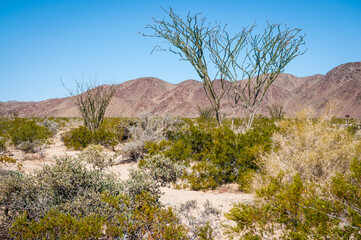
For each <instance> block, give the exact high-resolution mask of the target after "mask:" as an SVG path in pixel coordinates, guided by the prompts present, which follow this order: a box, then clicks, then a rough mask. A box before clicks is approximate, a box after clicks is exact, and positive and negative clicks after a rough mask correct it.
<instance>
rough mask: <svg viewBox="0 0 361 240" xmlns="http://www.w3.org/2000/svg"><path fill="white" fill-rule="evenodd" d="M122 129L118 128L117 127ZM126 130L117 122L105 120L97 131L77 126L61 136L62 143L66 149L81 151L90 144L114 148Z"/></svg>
mask: <svg viewBox="0 0 361 240" xmlns="http://www.w3.org/2000/svg"><path fill="white" fill-rule="evenodd" d="M120 125H121V126H122V127H119V126H120ZM124 134H128V133H127V132H126V128H124V124H120V122H119V121H116V120H114V119H113V120H110V119H105V120H104V121H103V123H102V124H101V126H100V127H99V128H97V130H94V131H91V130H89V129H88V128H86V127H84V126H79V127H77V128H75V129H73V130H71V131H70V132H67V133H65V134H64V135H63V142H64V144H65V146H67V147H68V148H73V149H75V150H81V149H83V148H85V147H87V146H88V145H90V144H99V145H102V146H104V147H115V146H116V145H117V144H118V143H120V142H121V141H122V140H123V139H124Z"/></svg>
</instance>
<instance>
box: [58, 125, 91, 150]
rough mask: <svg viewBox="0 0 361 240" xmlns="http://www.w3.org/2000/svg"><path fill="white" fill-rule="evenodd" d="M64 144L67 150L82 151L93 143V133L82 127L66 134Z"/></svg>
mask: <svg viewBox="0 0 361 240" xmlns="http://www.w3.org/2000/svg"><path fill="white" fill-rule="evenodd" d="M63 142H64V144H65V146H66V147H67V148H73V149H75V150H80V149H83V148H85V147H86V146H88V145H89V144H91V143H93V132H92V131H90V130H89V129H87V128H86V127H84V126H80V127H78V128H75V129H73V130H72V131H70V132H67V133H66V134H64V136H63Z"/></svg>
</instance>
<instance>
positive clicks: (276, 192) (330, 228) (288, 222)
mask: <svg viewBox="0 0 361 240" xmlns="http://www.w3.org/2000/svg"><path fill="white" fill-rule="evenodd" d="M360 170H361V161H360V160H358V159H356V160H354V161H353V163H352V164H351V169H350V172H349V173H348V174H346V175H345V174H339V175H337V176H336V177H333V178H332V181H330V182H328V184H327V185H325V184H315V183H309V182H306V181H303V180H302V178H301V176H300V174H296V175H295V176H294V177H293V179H292V180H291V182H285V181H284V180H283V179H284V176H283V174H282V173H281V174H280V175H279V176H278V177H276V178H274V177H270V178H271V179H270V181H268V185H266V186H264V187H263V188H261V189H258V191H257V195H258V197H259V199H258V200H257V201H256V202H254V203H253V204H236V205H235V206H234V207H233V208H232V209H231V211H230V212H229V213H227V214H226V217H227V219H228V220H231V221H233V222H234V223H235V224H230V225H227V226H226V229H227V233H228V235H229V236H233V237H236V236H238V237H240V238H242V239H264V238H272V237H274V236H275V234H277V237H278V238H281V239H360V238H361V211H360V209H361V201H360V199H361V193H360V189H361V174H360V172H361V171H360Z"/></svg>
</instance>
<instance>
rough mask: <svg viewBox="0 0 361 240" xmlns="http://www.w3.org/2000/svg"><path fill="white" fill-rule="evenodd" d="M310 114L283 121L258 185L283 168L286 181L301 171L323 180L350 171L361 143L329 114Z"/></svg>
mask: <svg viewBox="0 0 361 240" xmlns="http://www.w3.org/2000/svg"><path fill="white" fill-rule="evenodd" d="M310 114H311V113H310V112H309V111H308V110H305V111H302V112H300V113H299V114H298V115H297V118H290V119H284V120H282V121H280V122H279V127H280V130H279V131H278V132H277V133H275V134H274V135H273V140H274V142H275V146H277V148H276V149H275V150H274V151H272V152H270V153H268V154H265V155H264V156H263V157H262V159H261V167H262V170H263V171H262V172H261V173H260V174H259V175H258V176H257V178H255V183H254V184H255V185H257V184H262V179H263V177H264V176H273V177H276V176H277V175H278V173H279V172H280V171H283V172H284V176H285V179H286V180H287V178H288V179H290V178H292V176H293V175H295V174H296V173H299V174H300V176H301V178H302V179H303V180H307V181H321V182H322V181H327V180H328V179H329V178H330V177H333V176H335V174H336V173H344V172H346V171H347V169H348V168H349V164H350V162H351V160H352V159H353V158H354V157H355V156H357V155H358V153H359V145H360V144H359V142H358V141H355V139H354V138H353V137H352V135H351V134H350V133H348V132H347V131H346V130H345V129H342V128H337V127H335V126H333V125H332V124H331V122H330V118H328V117H327V116H322V117H320V118H319V119H313V118H311V117H310Z"/></svg>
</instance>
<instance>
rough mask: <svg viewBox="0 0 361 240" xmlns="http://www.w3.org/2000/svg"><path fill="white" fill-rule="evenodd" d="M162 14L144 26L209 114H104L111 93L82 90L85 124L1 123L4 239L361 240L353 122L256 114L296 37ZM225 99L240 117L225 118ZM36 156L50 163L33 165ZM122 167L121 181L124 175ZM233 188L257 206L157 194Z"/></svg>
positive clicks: (297, 45) (77, 96) (0, 231)
mask: <svg viewBox="0 0 361 240" xmlns="http://www.w3.org/2000/svg"><path fill="white" fill-rule="evenodd" d="M166 13H167V15H168V17H169V18H170V20H169V21H167V20H160V21H158V20H154V23H153V25H148V29H150V30H151V31H152V32H153V34H152V35H150V36H152V37H158V38H163V39H165V40H166V41H168V42H169V43H170V44H171V45H173V46H174V47H175V48H176V49H175V50H173V49H170V51H171V52H173V53H176V54H178V55H179V56H180V57H181V59H182V60H186V61H189V62H190V63H191V64H192V66H193V67H194V68H195V70H196V71H197V73H198V75H199V77H200V78H201V79H202V81H203V83H204V89H205V92H206V94H207V96H208V99H209V101H210V104H211V108H207V107H205V108H202V107H198V111H199V117H198V118H194V119H188V118H182V119H180V118H173V117H169V116H165V117H160V116H152V115H150V114H147V115H142V116H140V117H138V118H132V119H129V118H105V112H106V109H107V106H108V105H109V103H110V100H111V99H112V97H113V95H114V94H115V91H116V89H115V87H114V85H111V86H105V85H103V86H95V85H92V84H89V85H86V84H77V92H76V93H73V92H72V91H70V94H71V95H72V97H73V99H74V101H75V104H76V106H77V109H78V111H79V113H80V115H81V118H19V117H18V116H11V117H10V118H3V119H0V238H3V239H204V240H205V239H222V238H230V239H360V238H361V200H360V199H361V159H360V156H359V155H360V152H361V145H360V137H359V136H360V135H359V127H360V123H359V122H358V120H356V119H349V118H348V117H347V120H346V124H345V120H344V119H337V118H334V117H333V116H332V114H330V113H327V114H323V115H321V116H320V115H316V114H313V112H312V111H311V110H309V109H306V110H303V111H301V112H299V113H298V114H295V115H293V116H286V115H285V114H284V113H283V107H282V106H279V105H272V106H270V107H269V108H268V109H267V110H268V111H269V115H270V117H265V116H261V115H257V112H258V109H259V107H260V103H261V102H262V100H263V98H264V96H265V94H266V92H267V90H268V89H269V88H270V86H271V85H272V84H273V82H274V81H275V80H276V78H277V77H278V76H279V74H280V73H281V72H282V71H283V70H284V68H285V66H286V65H287V64H288V63H289V62H290V61H291V60H293V59H294V58H295V57H297V56H299V55H302V54H303V53H304V52H303V51H302V50H301V46H302V45H303V44H304V35H301V30H300V29H289V28H288V27H286V26H285V25H283V24H269V25H268V26H267V27H266V29H265V30H264V33H263V34H254V33H253V31H254V28H255V26H251V27H250V28H247V29H244V30H243V31H242V32H240V33H236V34H235V35H233V36H232V35H231V34H229V33H228V32H227V31H226V30H225V27H224V26H220V25H215V26H213V25H211V24H208V23H207V22H206V19H204V18H200V17H199V14H196V15H194V16H192V15H190V14H189V15H188V16H187V17H186V18H185V19H182V18H181V17H180V16H178V15H176V14H175V13H174V12H173V10H172V9H170V10H169V11H166ZM241 55H244V58H243V59H240V57H239V56H241ZM209 64H210V65H212V67H213V68H215V69H216V72H215V75H214V76H213V77H211V74H210V72H208V69H209ZM240 77H241V78H243V77H246V79H245V80H244V81H239V80H240V79H239V78H240ZM227 81H230V82H227ZM226 83H227V84H226ZM216 84H219V85H220V88H218V89H219V90H216V87H215V86H216ZM225 94H226V95H228V100H229V101H230V104H231V105H232V107H233V110H234V111H233V114H232V115H231V116H227V115H225V114H222V112H221V109H220V107H221V99H222V97H223V96H224V95H225ZM239 108H244V110H246V114H244V117H243V118H236V117H235V111H236V110H237V109H239ZM51 148H57V150H60V151H57V152H56V153H57V154H60V155H59V156H57V155H54V154H49V149H51ZM35 154H38V155H36V156H40V157H38V158H37V161H45V159H46V158H47V161H48V162H47V164H44V165H41V166H40V167H38V168H37V169H27V170H26V169H24V165H23V164H24V163H26V162H29V161H30V162H31V161H34V162H35V160H34V159H35ZM68 154H69V155H68ZM25 156H27V157H25ZM49 158H52V159H49ZM127 164H132V165H131V168H129V171H128V172H127V173H126V174H125V175H126V176H125V177H124V176H121V175H120V174H117V173H119V169H121V168H122V167H124V166H129V165H127ZM11 166H12V167H11ZM14 166H15V168H14ZM117 171H118V172H117ZM231 186H233V187H234V186H235V188H233V189H232V191H233V193H235V194H238V195H241V194H245V193H251V194H253V196H254V198H252V199H251V200H250V201H248V202H246V201H243V202H238V203H234V204H233V205H232V207H231V208H230V209H227V210H226V211H222V210H219V209H217V208H216V207H214V206H212V203H211V201H208V199H207V201H205V202H204V203H203V204H200V203H198V202H197V199H192V200H187V201H184V202H182V203H181V204H179V205H172V204H164V199H162V197H163V195H165V192H166V190H170V189H171V190H175V191H179V193H180V194H181V193H184V192H185V191H188V192H192V193H198V192H196V191H203V192H202V194H207V193H210V192H212V191H218V192H216V193H217V194H218V193H219V195H222V193H224V194H229V193H230V192H231V190H230V189H231ZM165 189H166V190H165ZM233 196H235V195H232V197H233ZM178 197H179V196H178ZM221 198H222V197H221ZM210 200H211V199H210ZM222 206H223V205H222Z"/></svg>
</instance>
